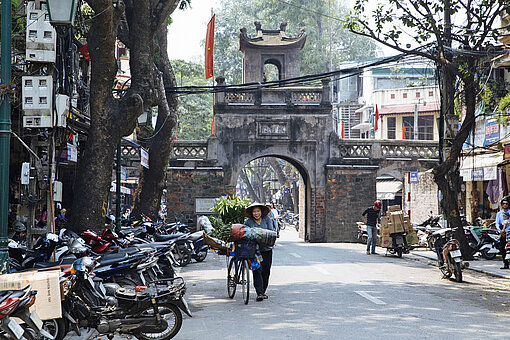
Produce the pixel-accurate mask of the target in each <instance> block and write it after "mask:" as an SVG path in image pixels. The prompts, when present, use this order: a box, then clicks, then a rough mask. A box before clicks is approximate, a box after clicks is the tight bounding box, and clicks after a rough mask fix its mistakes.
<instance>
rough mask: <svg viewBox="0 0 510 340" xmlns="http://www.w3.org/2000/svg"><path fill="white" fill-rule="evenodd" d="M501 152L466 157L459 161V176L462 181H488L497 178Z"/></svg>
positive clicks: (501, 156)
mask: <svg viewBox="0 0 510 340" xmlns="http://www.w3.org/2000/svg"><path fill="white" fill-rule="evenodd" d="M501 162H503V152H496V153H484V154H478V155H472V156H468V157H466V158H464V159H462V160H461V165H460V175H461V176H462V178H463V179H464V181H490V180H495V179H497V178H498V164H499V163H501Z"/></svg>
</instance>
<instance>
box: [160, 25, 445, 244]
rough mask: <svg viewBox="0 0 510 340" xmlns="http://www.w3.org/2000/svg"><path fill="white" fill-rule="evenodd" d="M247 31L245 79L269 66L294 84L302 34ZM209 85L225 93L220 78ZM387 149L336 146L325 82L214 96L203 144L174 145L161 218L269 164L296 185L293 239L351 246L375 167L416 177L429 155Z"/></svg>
mask: <svg viewBox="0 0 510 340" xmlns="http://www.w3.org/2000/svg"><path fill="white" fill-rule="evenodd" d="M255 26H256V35H255V36H253V37H250V36H248V34H247V32H246V29H245V28H243V29H241V34H240V49H241V51H242V52H243V56H244V57H243V79H244V81H245V82H247V83H250V82H262V81H263V79H264V69H265V65H266V64H267V63H271V64H274V65H276V66H277V68H278V72H279V77H280V79H288V78H294V77H298V76H299V68H300V59H299V51H300V49H301V48H302V47H303V45H304V43H305V39H306V35H305V33H304V31H302V32H301V34H300V35H299V36H298V37H295V38H291V37H288V36H287V34H286V32H285V28H286V24H282V25H281V26H280V30H263V29H262V28H261V25H260V23H258V22H257V23H255ZM216 81H217V85H218V86H225V79H224V78H222V77H218V78H217V79H216ZM386 142H387V143H382V142H381V141H368V140H363V141H359V140H357V141H353V140H350V141H341V140H339V138H338V136H337V135H336V133H335V132H334V128H333V120H332V112H331V102H330V86H329V79H326V80H323V81H322V86H321V87H300V86H287V87H275V88H256V89H249V90H245V89H232V88H228V89H226V91H225V92H219V93H217V94H216V95H215V100H214V133H213V134H212V135H211V137H210V138H209V139H208V140H207V142H186V141H183V142H176V143H175V145H174V151H173V157H172V160H171V162H170V167H169V172H168V176H167V199H168V210H169V215H170V217H172V216H174V215H179V214H181V213H183V212H184V213H185V215H188V216H190V217H191V216H192V215H194V214H195V213H196V214H200V211H201V209H202V210H203V209H205V207H206V206H207V203H208V202H210V199H211V198H214V197H219V196H221V195H229V194H232V193H233V192H234V190H235V186H236V182H237V178H238V175H239V171H240V170H241V169H242V168H243V166H244V165H245V164H247V163H248V162H250V161H251V160H253V159H256V158H260V157H266V156H274V157H279V158H282V159H284V160H287V161H289V162H290V163H291V164H293V165H294V166H295V167H296V168H297V169H298V171H299V172H300V174H301V176H302V179H303V185H300V190H301V192H300V197H301V199H300V205H301V206H300V213H301V218H300V223H302V224H301V225H300V236H301V237H302V238H303V239H305V240H308V241H311V242H338V241H351V240H353V239H354V236H355V232H356V223H355V222H356V221H358V220H359V219H360V213H361V212H362V211H363V209H364V208H366V207H367V206H368V205H369V204H370V203H371V202H373V200H374V198H375V197H376V176H377V173H378V172H381V169H380V165H381V164H385V162H386V163H387V162H388V159H390V163H392V165H391V167H395V163H399V162H400V163H401V164H400V165H398V166H397V168H398V169H400V170H401V171H406V169H408V171H409V170H416V169H420V168H422V165H423V164H422V163H423V162H429V163H430V161H431V159H430V156H431V155H432V156H434V157H435V156H436V153H437V149H434V147H433V146H430V144H428V149H426V150H425V151H424V149H423V147H421V146H418V144H416V145H414V146H413V143H412V142H411V143H409V142H407V143H406V145H407V146H406V147H404V148H402V146H399V145H397V144H396V143H395V142H388V141H386ZM408 146H410V147H411V151H410V153H409V152H407V153H406V150H407V151H409V147H408ZM413 147H414V148H415V149H414V151H413V150H412V148H413ZM399 148H400V149H399ZM399 150H400V151H401V152H400V153H399ZM427 150H428V151H427ZM424 152H425V153H424ZM423 153H424V154H423ZM392 156H393V159H394V160H393V162H391V159H392ZM406 156H407V157H411V158H409V159H406V158H405V157H406ZM413 157H414V158H413ZM420 158H421V160H420ZM427 168H430V164H428V167H427ZM208 199H209V201H208Z"/></svg>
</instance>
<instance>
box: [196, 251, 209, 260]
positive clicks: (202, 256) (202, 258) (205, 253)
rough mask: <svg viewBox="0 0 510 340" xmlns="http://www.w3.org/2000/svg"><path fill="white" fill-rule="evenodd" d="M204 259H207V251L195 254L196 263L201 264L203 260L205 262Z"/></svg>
mask: <svg viewBox="0 0 510 340" xmlns="http://www.w3.org/2000/svg"><path fill="white" fill-rule="evenodd" d="M206 257H207V251H206V250H202V251H200V252H198V253H197V255H196V256H195V260H196V261H197V262H202V261H203V260H205V258H206Z"/></svg>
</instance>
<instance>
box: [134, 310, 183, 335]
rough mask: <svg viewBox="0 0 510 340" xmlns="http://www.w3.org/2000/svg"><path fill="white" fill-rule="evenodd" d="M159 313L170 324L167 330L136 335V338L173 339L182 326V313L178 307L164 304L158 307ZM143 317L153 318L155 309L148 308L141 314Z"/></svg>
mask: <svg viewBox="0 0 510 340" xmlns="http://www.w3.org/2000/svg"><path fill="white" fill-rule="evenodd" d="M158 310H159V313H160V314H161V316H162V318H163V319H165V321H166V322H167V323H168V325H167V328H166V329H165V330H164V331H163V332H159V333H149V332H140V333H136V334H135V337H136V338H137V339H140V340H166V339H172V338H173V337H174V336H175V335H177V333H179V330H180V329H181V326H182V313H181V311H180V310H179V308H177V306H175V305H173V304H171V303H163V304H159V305H158ZM140 315H141V316H153V315H154V309H153V307H152V306H151V307H148V308H147V309H145V310H144V311H143V312H142V313H141V314H140Z"/></svg>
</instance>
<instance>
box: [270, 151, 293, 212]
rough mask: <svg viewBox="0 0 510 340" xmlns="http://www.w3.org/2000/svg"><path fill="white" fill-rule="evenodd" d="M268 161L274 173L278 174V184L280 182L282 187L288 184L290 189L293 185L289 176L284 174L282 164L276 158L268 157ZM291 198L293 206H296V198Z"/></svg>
mask: <svg viewBox="0 0 510 340" xmlns="http://www.w3.org/2000/svg"><path fill="white" fill-rule="evenodd" d="M268 161H269V165H271V167H272V168H273V170H274V172H275V173H276V177H278V182H280V184H281V185H284V184H286V185H288V187H289V188H290V187H291V186H292V185H291V183H290V181H289V179H288V178H287V176H286V175H285V173H284V172H283V169H282V167H281V165H280V163H278V161H277V160H276V158H272V157H268ZM290 197H291V201H292V205H293V206H294V204H295V202H294V197H292V195H290Z"/></svg>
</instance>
